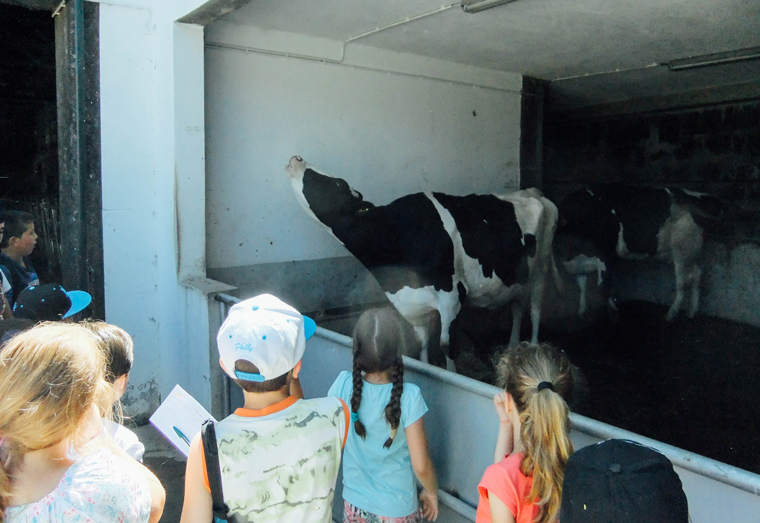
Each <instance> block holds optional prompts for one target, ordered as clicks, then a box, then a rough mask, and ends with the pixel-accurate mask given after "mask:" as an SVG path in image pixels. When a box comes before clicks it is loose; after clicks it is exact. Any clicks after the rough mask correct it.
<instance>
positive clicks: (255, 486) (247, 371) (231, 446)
mask: <svg viewBox="0 0 760 523" xmlns="http://www.w3.org/2000/svg"><path fill="white" fill-rule="evenodd" d="M315 328H316V325H315V324H314V322H313V321H312V320H311V319H309V318H306V317H305V316H302V315H301V314H300V313H299V312H298V311H296V310H295V309H294V308H293V307H291V306H289V305H287V304H286V303H284V302H282V301H281V300H279V299H278V298H276V297H274V296H271V295H268V294H263V295H261V296H256V297H255V298H251V299H248V300H245V301H243V302H240V303H238V304H236V305H234V306H233V307H232V308H231V309H230V312H229V315H228V316H227V319H226V320H225V321H224V323H223V324H222V327H221V328H220V329H219V333H218V334H217V338H216V339H217V345H218V348H219V356H220V364H221V366H222V368H223V369H224V371H225V372H226V373H227V374H228V375H229V376H230V377H231V378H232V379H233V380H234V381H235V383H236V384H237V385H238V386H240V387H241V388H242V389H243V394H244V396H245V405H244V407H243V408H240V409H237V410H236V411H235V413H234V414H231V415H230V416H228V417H227V418H225V419H223V420H222V421H220V422H219V423H217V424H216V427H215V431H216V443H217V447H218V459H219V468H220V470H221V485H222V491H223V496H224V503H225V505H226V506H227V508H228V510H229V512H228V518H227V519H228V521H231V522H234V523H244V522H245V523H247V522H253V521H257V522H258V521H268V522H269V521H272V522H275V521H278V522H285V521H287V522H303V523H306V522H325V523H327V522H330V521H331V520H332V502H333V496H334V494H335V482H336V478H337V475H338V470H339V467H340V459H341V450H342V448H343V446H344V445H345V442H346V437H347V435H348V420H349V419H350V413H349V410H348V407H347V405H346V403H345V402H344V401H343V400H341V399H339V398H316V399H310V400H304V399H301V398H299V397H297V396H292V395H291V394H290V391H291V384H292V381H293V380H294V379H297V378H298V374H299V373H300V371H301V357H302V356H303V353H304V349H305V347H306V339H307V338H309V337H310V336H311V335H312V334H313V333H314V330H315ZM212 512H213V511H212V496H211V489H210V487H209V478H208V475H207V472H206V463H205V453H204V449H203V447H202V445H201V437H200V435H198V436H196V437H195V438H194V439H193V441H192V443H191V445H190V455H189V457H188V460H187V471H186V474H185V501H184V506H183V508H182V520H181V521H182V523H194V522H198V523H208V522H209V521H211V517H212Z"/></svg>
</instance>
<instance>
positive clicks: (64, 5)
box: [52, 0, 66, 18]
mask: <svg viewBox="0 0 760 523" xmlns="http://www.w3.org/2000/svg"><path fill="white" fill-rule="evenodd" d="M64 7H66V0H62V1H61V3H60V4H58V7H56V8H55V11H53V15H52V18H55V17H56V16H58V15H59V14H61V11H63V8H64Z"/></svg>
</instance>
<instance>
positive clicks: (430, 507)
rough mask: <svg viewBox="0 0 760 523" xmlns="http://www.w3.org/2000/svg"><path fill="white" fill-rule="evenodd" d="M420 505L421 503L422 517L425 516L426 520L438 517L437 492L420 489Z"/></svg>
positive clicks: (433, 519)
mask: <svg viewBox="0 0 760 523" xmlns="http://www.w3.org/2000/svg"><path fill="white" fill-rule="evenodd" d="M420 505H422V517H424V518H427V520H428V521H435V520H436V519H438V492H430V491H429V490H427V489H422V492H420Z"/></svg>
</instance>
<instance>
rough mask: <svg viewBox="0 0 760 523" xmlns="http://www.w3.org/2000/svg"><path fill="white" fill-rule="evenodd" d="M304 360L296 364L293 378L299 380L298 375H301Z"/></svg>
mask: <svg viewBox="0 0 760 523" xmlns="http://www.w3.org/2000/svg"><path fill="white" fill-rule="evenodd" d="M302 361H303V360H298V363H296V366H295V367H293V378H294V379H295V378H298V375H299V374H300V373H301V362H302Z"/></svg>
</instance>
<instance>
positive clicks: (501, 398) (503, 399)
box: [493, 390, 511, 423]
mask: <svg viewBox="0 0 760 523" xmlns="http://www.w3.org/2000/svg"><path fill="white" fill-rule="evenodd" d="M493 405H494V407H496V414H498V415H499V421H500V422H501V423H511V422H510V421H509V416H507V391H505V390H503V391H501V392H500V393H499V394H497V395H495V396H494V397H493Z"/></svg>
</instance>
